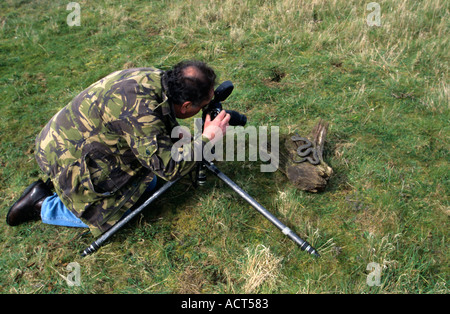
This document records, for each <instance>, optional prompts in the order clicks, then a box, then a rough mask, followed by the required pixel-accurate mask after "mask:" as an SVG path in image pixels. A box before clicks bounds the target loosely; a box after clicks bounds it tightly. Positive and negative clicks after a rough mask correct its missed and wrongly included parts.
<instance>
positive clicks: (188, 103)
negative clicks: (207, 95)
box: [180, 101, 192, 114]
mask: <svg viewBox="0 0 450 314" xmlns="http://www.w3.org/2000/svg"><path fill="white" fill-rule="evenodd" d="M191 106H192V102H191V101H185V102H184V103H183V104H182V105H181V107H180V111H181V113H182V114H185V113H186V112H187V111H188V109H189V108H190V107H191Z"/></svg>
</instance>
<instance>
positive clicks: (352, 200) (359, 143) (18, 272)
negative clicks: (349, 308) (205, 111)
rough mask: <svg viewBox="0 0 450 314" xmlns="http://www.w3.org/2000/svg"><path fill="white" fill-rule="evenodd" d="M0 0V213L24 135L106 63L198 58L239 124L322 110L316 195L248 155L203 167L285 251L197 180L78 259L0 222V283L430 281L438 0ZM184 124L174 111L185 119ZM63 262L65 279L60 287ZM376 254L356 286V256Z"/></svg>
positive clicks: (443, 24)
mask: <svg viewBox="0 0 450 314" xmlns="http://www.w3.org/2000/svg"><path fill="white" fill-rule="evenodd" d="M67 3H68V1H67V2H66V1H47V0H42V1H27V0H22V1H18V0H16V1H12V0H6V1H2V2H1V3H0V12H1V13H0V56H1V57H0V94H1V98H2V101H1V105H0V106H1V113H2V114H1V115H0V123H1V128H0V163H1V168H0V183H1V190H0V216H1V217H2V218H1V219H2V220H3V221H4V218H5V217H6V213H7V211H8V208H9V207H10V206H11V204H12V203H13V202H14V200H15V199H17V198H18V196H19V195H20V194H21V192H22V191H23V189H24V188H25V187H26V186H27V185H28V184H30V183H31V182H32V181H34V180H36V179H37V178H38V177H41V173H40V171H39V169H38V166H37V165H36V163H35V161H34V155H33V154H34V138H35V136H36V135H37V134H38V133H39V131H40V130H41V128H42V127H43V126H44V125H45V124H46V122H47V121H48V119H49V118H50V117H51V116H52V115H54V114H55V113H56V112H57V111H58V110H59V109H60V108H62V107H63V106H64V105H65V104H67V103H68V102H69V101H70V100H71V99H72V98H73V97H74V96H76V95H77V94H78V93H79V92H80V91H82V90H83V89H84V88H86V87H87V86H89V85H90V84H91V83H93V82H95V81H96V80H98V79H100V78H101V77H103V76H105V75H107V74H109V73H110V72H113V71H115V70H118V69H123V68H127V67H135V66H136V67H137V66H149V65H151V66H156V67H159V68H162V69H168V68H170V67H171V66H172V65H174V64H175V63H177V62H178V61H181V60H183V59H200V60H203V61H206V62H208V63H209V64H210V65H211V66H212V67H213V68H214V69H215V70H216V72H217V73H218V75H219V77H220V80H232V81H233V83H234V84H235V90H234V92H233V94H232V95H231V96H230V97H229V100H228V101H227V103H226V105H227V107H228V108H231V109H234V110H238V111H241V112H243V113H245V114H246V115H247V116H248V118H249V124H250V125H254V126H259V125H273V126H279V127H280V132H281V133H282V134H289V133H291V132H293V131H295V130H298V131H299V133H300V134H307V133H309V131H310V129H311V127H312V125H313V124H314V123H315V122H316V121H317V120H318V118H323V119H324V120H326V121H328V122H330V130H329V133H328V137H327V140H328V142H327V144H326V148H325V160H326V162H327V163H328V164H329V165H330V166H331V167H332V168H333V170H334V173H335V175H334V177H332V179H331V180H330V182H329V184H328V187H327V189H326V191H325V192H323V193H320V194H309V193H307V192H303V191H298V190H296V189H295V188H293V187H292V186H291V185H290V183H289V182H288V181H287V179H286V177H284V176H283V175H282V174H281V173H280V172H275V173H261V172H260V171H259V164H258V162H249V161H247V162H227V163H221V164H219V168H220V169H221V170H222V171H223V172H224V173H226V174H227V175H228V176H229V177H230V178H231V179H232V180H234V181H235V182H236V183H237V184H238V185H240V186H241V187H243V188H244V189H245V190H246V191H247V192H248V193H249V194H250V195H252V196H253V197H254V198H255V199H257V200H258V201H259V202H260V203H261V204H262V205H263V206H265V207H266V208H267V209H269V210H270V211H271V212H272V213H274V214H275V215H276V216H277V217H278V218H279V219H281V220H282V221H283V222H284V223H285V224H287V225H288V226H289V227H290V228H291V229H293V230H294V231H295V232H296V233H298V234H299V235H300V236H301V237H302V238H305V239H306V240H307V241H308V242H310V243H312V244H313V245H314V246H315V247H316V248H317V249H318V250H319V251H320V253H321V255H322V258H320V259H314V258H313V257H311V256H308V255H307V254H305V253H304V252H302V251H300V250H299V249H298V248H297V247H296V246H295V244H294V243H293V242H291V241H290V240H289V239H287V238H286V237H285V236H284V235H283V234H281V233H280V232H279V231H278V230H277V229H275V228H274V227H273V226H272V225H271V224H270V223H269V222H268V221H266V220H265V219H264V218H263V217H261V216H260V215H259V214H258V213H257V212H255V211H254V210H253V209H252V208H250V206H249V205H247V204H246V203H245V202H244V201H243V200H241V199H240V197H238V196H237V195H236V194H235V193H233V192H232V191H231V190H229V189H228V188H227V187H226V186H225V185H224V184H223V183H222V182H221V181H220V180H219V179H217V178H215V177H213V176H212V175H210V176H209V177H208V184H207V186H204V187H201V188H198V189H193V188H192V187H191V186H190V185H189V180H187V179H186V180H184V181H183V182H182V183H180V184H178V185H177V186H175V187H174V188H173V190H172V191H171V192H170V197H169V196H168V195H166V196H165V197H163V198H162V199H161V200H159V201H157V203H156V204H155V206H152V207H151V208H149V209H147V210H146V211H145V213H144V215H141V216H140V217H138V218H137V219H135V220H133V221H131V222H130V223H129V225H127V226H126V227H125V228H124V229H123V230H121V231H120V232H119V233H118V234H117V235H115V236H114V238H113V239H112V240H111V241H109V242H108V243H107V244H106V245H105V246H104V247H102V248H101V249H100V250H99V251H98V252H97V253H96V254H94V255H92V256H88V257H86V258H81V257H80V256H79V252H80V251H81V250H82V249H84V248H85V247H86V246H87V245H89V244H90V243H91V242H92V241H93V238H92V237H91V236H90V235H86V234H84V233H83V231H82V230H79V229H70V228H63V227H55V226H49V225H44V224H42V223H40V222H37V223H29V224H25V225H22V226H19V227H15V228H11V227H8V226H6V224H5V223H1V224H0V230H1V231H0V240H1V243H2V246H1V247H0V292H2V293H448V292H449V288H448V281H449V251H448V242H447V241H448V230H449V227H448V220H449V214H450V209H449V203H448V201H449V200H448V195H449V177H448V174H449V159H448V148H449V143H448V139H449V135H450V134H449V83H448V78H449V76H448V61H449V59H448V52H449V49H448V48H449V42H448V38H449V36H448V35H449V22H448V21H449V3H448V1H441V0H433V1H432V0H423V1H413V2H411V1H400V0H393V1H389V2H387V1H380V2H379V4H380V8H381V26H380V27H370V26H368V25H367V23H366V18H367V16H368V14H369V13H370V11H368V10H367V9H366V3H365V2H364V1H359V0H354V1H319V0H317V1H289V0H278V1H270V0H268V1H263V0H247V1H236V0H226V1H216V0H213V1H201V0H198V1H178V0H173V1H106V0H104V1H95V3H93V2H91V1H78V3H79V4H80V7H81V26H79V27H69V26H68V25H67V22H66V18H67V15H68V14H69V13H70V12H69V11H66V6H67ZM185 123H190V122H189V121H188V122H185ZM71 262H77V263H79V265H80V270H81V285H80V286H73V287H70V286H68V285H67V283H66V281H65V279H64V278H65V277H67V276H68V274H69V271H68V270H67V266H68V264H69V263H71ZM372 262H375V263H378V264H379V265H380V266H381V274H380V285H379V286H369V285H367V282H366V279H367V276H368V275H369V272H370V271H368V270H367V265H368V264H369V263H372Z"/></svg>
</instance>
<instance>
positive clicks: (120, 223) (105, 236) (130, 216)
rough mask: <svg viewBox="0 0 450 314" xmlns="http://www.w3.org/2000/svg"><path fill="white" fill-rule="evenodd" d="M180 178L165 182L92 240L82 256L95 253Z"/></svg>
mask: <svg viewBox="0 0 450 314" xmlns="http://www.w3.org/2000/svg"><path fill="white" fill-rule="evenodd" d="M178 180H179V179H176V180H174V181H168V182H167V183H166V184H164V185H163V186H162V187H161V188H159V189H158V190H157V191H156V192H155V193H153V194H152V196H150V197H149V198H148V199H147V200H146V201H145V202H144V203H143V204H142V205H141V206H139V207H138V208H136V209H135V210H133V211H132V212H131V213H130V214H128V215H127V216H126V217H125V218H123V219H122V220H120V221H118V222H117V223H116V224H115V225H114V226H112V227H111V228H110V229H109V230H108V231H106V232H105V233H104V234H103V235H102V236H100V237H99V238H98V239H97V240H95V241H94V242H92V244H91V245H90V246H89V247H87V248H86V249H85V250H84V251H83V252H82V253H81V256H86V255H89V254H91V253H94V252H95V251H97V249H98V248H99V247H100V246H102V244H103V242H105V241H106V240H107V239H109V238H110V237H111V236H112V235H113V234H114V233H116V232H117V231H118V230H119V229H120V228H122V227H123V226H124V225H125V224H126V223H128V222H129V221H130V220H131V219H133V217H135V216H136V215H137V214H139V213H140V212H141V211H142V210H143V209H144V208H146V207H147V206H148V205H149V204H150V203H151V202H153V201H154V200H155V199H157V198H158V197H159V196H160V195H161V194H163V193H164V192H165V191H166V190H168V189H169V188H170V187H171V186H172V185H173V184H175V182H177V181H178Z"/></svg>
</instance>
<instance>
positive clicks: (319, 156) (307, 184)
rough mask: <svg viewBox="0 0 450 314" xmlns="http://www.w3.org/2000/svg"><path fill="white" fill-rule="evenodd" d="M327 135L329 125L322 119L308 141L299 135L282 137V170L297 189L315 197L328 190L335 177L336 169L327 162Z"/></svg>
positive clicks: (307, 137)
mask: <svg viewBox="0 0 450 314" xmlns="http://www.w3.org/2000/svg"><path fill="white" fill-rule="evenodd" d="M327 132H328V123H327V122H325V121H323V120H322V119H320V121H319V122H318V123H317V124H316V125H315V126H314V128H313V129H312V132H311V134H310V135H308V136H306V137H301V136H300V135H298V134H297V133H296V134H289V135H287V136H281V137H280V139H281V141H280V144H281V145H280V146H281V147H280V168H279V169H280V171H281V172H283V173H284V174H285V175H286V176H287V177H288V179H289V180H290V181H291V182H292V183H293V185H294V186H295V187H296V188H298V189H300V190H304V191H309V192H314V193H316V192H321V191H323V190H324V189H325V187H326V185H327V182H328V180H329V178H330V177H331V175H332V174H333V169H331V167H330V166H328V165H327V164H326V163H325V162H324V161H323V151H324V145H325V137H326V135H327ZM308 142H310V143H311V144H309V143H308ZM308 146H310V147H308ZM314 150H315V152H316V153H314Z"/></svg>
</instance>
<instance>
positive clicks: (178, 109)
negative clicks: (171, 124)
mask: <svg viewBox="0 0 450 314" xmlns="http://www.w3.org/2000/svg"><path fill="white" fill-rule="evenodd" d="M213 97H214V90H211V93H210V95H209V98H208V99H207V100H205V101H204V102H202V103H201V104H200V106H194V105H193V104H192V102H190V101H187V102H185V103H184V104H182V105H181V106H177V105H175V106H174V109H175V116H176V117H177V118H178V119H187V118H190V117H193V116H195V115H196V114H197V113H199V112H200V110H202V109H203V108H205V107H206V106H207V105H208V104H209V103H210V102H211V100H212V99H213Z"/></svg>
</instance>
